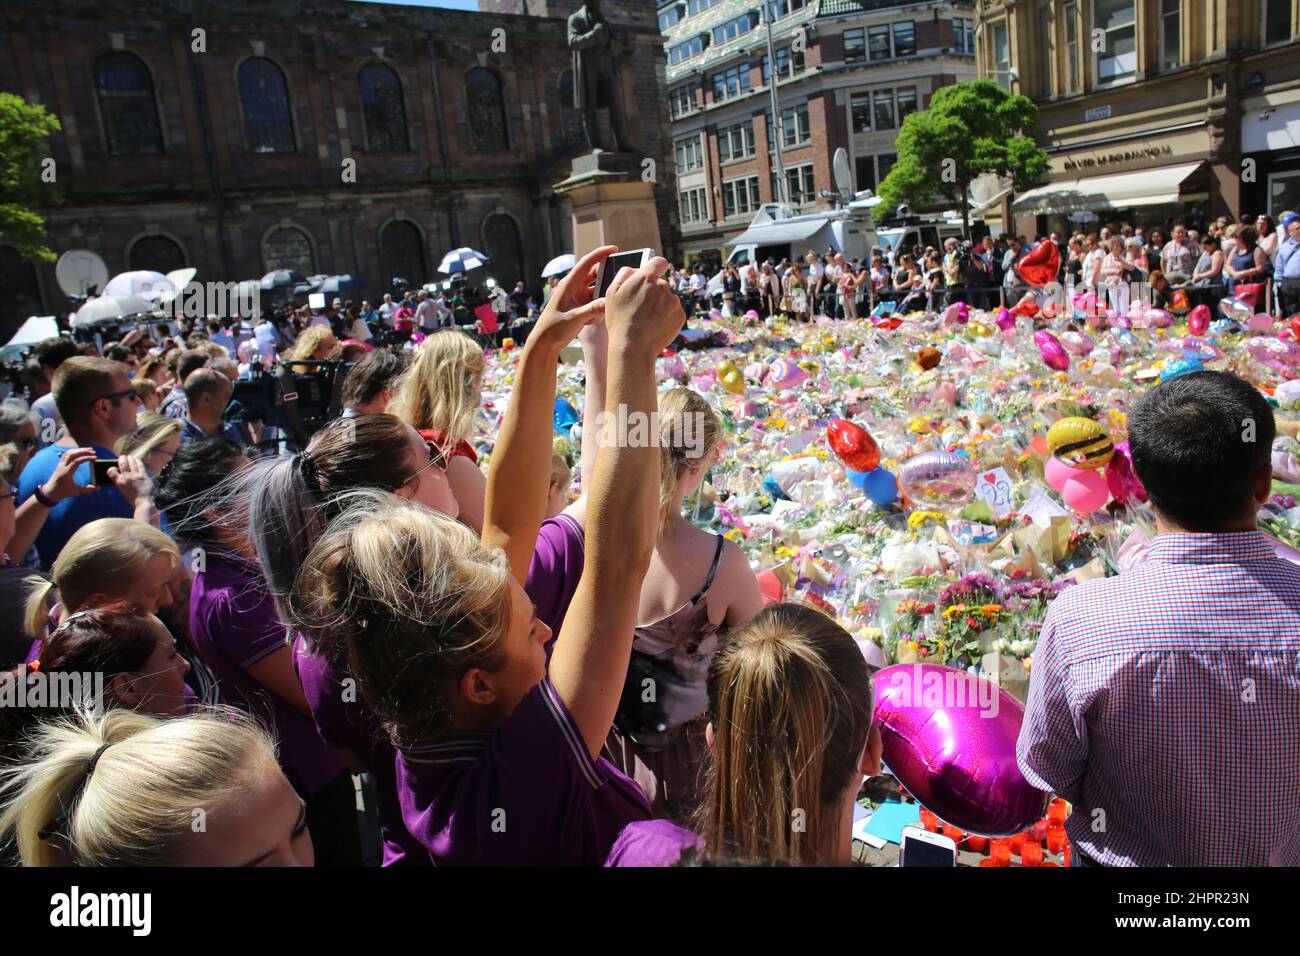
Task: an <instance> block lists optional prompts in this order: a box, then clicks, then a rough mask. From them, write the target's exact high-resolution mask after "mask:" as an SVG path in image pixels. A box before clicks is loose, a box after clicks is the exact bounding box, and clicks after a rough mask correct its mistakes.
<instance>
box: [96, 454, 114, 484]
mask: <svg viewBox="0 0 1300 956" xmlns="http://www.w3.org/2000/svg"><path fill="white" fill-rule="evenodd" d="M90 467H91V470H92V472H93V473H94V476H95V485H96V486H97V487H99V488H112V487H114V485H113V479H112V478H110V477H108V469H110V468H116V467H117V459H116V458H96V459H95V460H94V461H92V462H91V463H90Z"/></svg>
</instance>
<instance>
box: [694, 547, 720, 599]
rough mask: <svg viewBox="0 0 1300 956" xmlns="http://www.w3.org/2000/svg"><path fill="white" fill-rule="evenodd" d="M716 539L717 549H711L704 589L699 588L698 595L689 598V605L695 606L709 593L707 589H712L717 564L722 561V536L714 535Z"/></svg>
mask: <svg viewBox="0 0 1300 956" xmlns="http://www.w3.org/2000/svg"><path fill="white" fill-rule="evenodd" d="M714 537H715V538H717V539H718V544H717V547H716V548H714V549H713V563H712V564H710V565H709V575H708V577H706V578H705V579H704V587H702V588H700V591H699V593H698V594H696V595H695V597H693V598H691V603H692V604H696V603H698V602H699V600H700V598H702V597H704V595H706V594H708V593H709V588H711V587H713V577H714V575H716V574H717V573H718V564H719V563H720V562H721V561H722V540H723V539H722V535H720V534H718V535H714Z"/></svg>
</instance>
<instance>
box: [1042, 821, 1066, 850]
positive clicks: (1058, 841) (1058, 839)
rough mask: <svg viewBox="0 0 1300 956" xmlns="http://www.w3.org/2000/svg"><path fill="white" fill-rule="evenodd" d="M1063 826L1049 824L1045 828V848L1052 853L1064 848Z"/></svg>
mask: <svg viewBox="0 0 1300 956" xmlns="http://www.w3.org/2000/svg"><path fill="white" fill-rule="evenodd" d="M1066 842H1067V841H1066V839H1065V827H1063V826H1049V827H1048V828H1047V848H1048V849H1049V850H1051V851H1052V852H1053V853H1060V852H1061V851H1062V850H1064V849H1065V845H1066Z"/></svg>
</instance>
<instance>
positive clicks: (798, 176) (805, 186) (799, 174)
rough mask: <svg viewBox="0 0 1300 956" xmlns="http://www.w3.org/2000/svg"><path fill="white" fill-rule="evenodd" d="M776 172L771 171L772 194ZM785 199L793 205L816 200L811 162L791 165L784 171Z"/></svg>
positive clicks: (774, 191) (775, 191)
mask: <svg viewBox="0 0 1300 956" xmlns="http://www.w3.org/2000/svg"><path fill="white" fill-rule="evenodd" d="M776 183H777V178H776V172H775V171H774V172H773V173H772V194H773V195H776V193H777V188H776ZM785 201H786V202H788V203H790V204H791V205H794V206H802V205H803V204H805V203H811V202H816V201H817V189H816V187H815V185H814V184H813V168H812V163H807V164H805V165H803V166H793V167H790V168H788V169H786V171H785Z"/></svg>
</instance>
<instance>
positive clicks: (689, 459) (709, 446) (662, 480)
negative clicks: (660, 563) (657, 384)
mask: <svg viewBox="0 0 1300 956" xmlns="http://www.w3.org/2000/svg"><path fill="white" fill-rule="evenodd" d="M721 435H722V423H721V422H720V421H718V415H717V413H716V412H715V411H714V410H713V406H712V405H710V404H709V402H708V399H706V398H705V397H704V396H703V395H701V394H700V393H699V392H696V391H694V390H692V389H689V388H671V389H669V390H668V391H666V392H661V393H660V395H659V527H660V528H661V529H666V528H669V527H671V526H672V523H673V518H675V517H676V515H675V514H674V513H673V511H674V503H675V499H676V497H677V485H678V483H679V482H680V481H681V479H682V474H683V473H684V472H685V471H686V469H688V468H690V467H691V466H693V465H695V464H698V463H699V462H701V461H703V460H704V459H705V458H707V457H708V455H709V453H710V452H712V451H713V449H714V448H716V447H717V444H718V439H719V438H720V437H721Z"/></svg>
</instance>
